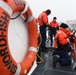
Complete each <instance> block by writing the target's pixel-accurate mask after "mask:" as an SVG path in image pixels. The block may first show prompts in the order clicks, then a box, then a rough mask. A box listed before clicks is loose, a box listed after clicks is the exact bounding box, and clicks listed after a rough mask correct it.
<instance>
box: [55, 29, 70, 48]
mask: <svg viewBox="0 0 76 75" xmlns="http://www.w3.org/2000/svg"><path fill="white" fill-rule="evenodd" d="M64 32H65V29H64V28H60V29H59V30H58V31H57V33H56V35H55V38H54V47H55V48H58V43H57V41H59V43H60V44H61V45H65V44H67V43H68V42H69V39H68V38H67V35H66V34H65V33H64Z"/></svg>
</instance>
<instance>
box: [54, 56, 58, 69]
mask: <svg viewBox="0 0 76 75" xmlns="http://www.w3.org/2000/svg"><path fill="white" fill-rule="evenodd" d="M57 62H59V55H54V56H53V68H55V67H56V64H57Z"/></svg>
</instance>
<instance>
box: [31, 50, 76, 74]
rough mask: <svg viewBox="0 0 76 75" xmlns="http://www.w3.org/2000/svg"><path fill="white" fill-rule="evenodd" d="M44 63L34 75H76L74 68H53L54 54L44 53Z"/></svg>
mask: <svg viewBox="0 0 76 75" xmlns="http://www.w3.org/2000/svg"><path fill="white" fill-rule="evenodd" d="M42 58H43V59H44V62H43V63H41V64H38V66H37V68H36V69H35V71H34V72H33V73H32V75H76V70H75V71H72V66H60V65H59V64H57V66H56V68H53V66H52V52H50V51H49V52H42Z"/></svg>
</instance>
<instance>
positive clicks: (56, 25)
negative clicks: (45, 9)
mask: <svg viewBox="0 0 76 75" xmlns="http://www.w3.org/2000/svg"><path fill="white" fill-rule="evenodd" d="M49 26H50V27H53V28H57V27H59V24H58V23H57V22H54V21H53V20H52V21H51V22H50V25H49Z"/></svg>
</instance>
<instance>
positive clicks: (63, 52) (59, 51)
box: [54, 44, 72, 66]
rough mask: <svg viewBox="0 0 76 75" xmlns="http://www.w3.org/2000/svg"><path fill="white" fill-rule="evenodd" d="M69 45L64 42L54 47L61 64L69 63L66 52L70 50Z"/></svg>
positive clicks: (69, 59)
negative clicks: (58, 46) (63, 44)
mask: <svg viewBox="0 0 76 75" xmlns="http://www.w3.org/2000/svg"><path fill="white" fill-rule="evenodd" d="M71 50H72V49H71V46H70V45H69V44H66V45H65V46H63V47H61V46H60V48H58V49H56V51H55V53H54V55H55V54H57V55H59V56H60V60H59V62H60V64H61V65H65V66H66V65H71V56H70V55H69V54H68V53H69V52H70V51H71Z"/></svg>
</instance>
